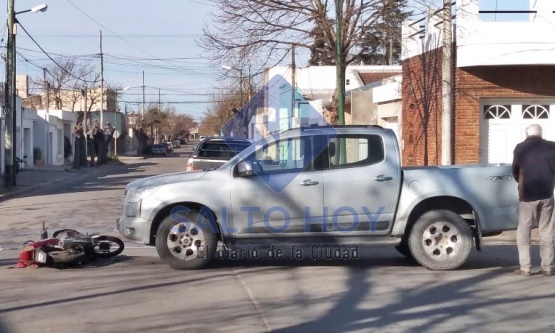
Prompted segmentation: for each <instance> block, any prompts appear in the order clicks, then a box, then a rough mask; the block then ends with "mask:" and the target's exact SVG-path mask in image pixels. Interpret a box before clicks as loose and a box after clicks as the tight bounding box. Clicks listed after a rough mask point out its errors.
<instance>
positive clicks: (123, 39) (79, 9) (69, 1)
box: [66, 0, 156, 58]
mask: <svg viewBox="0 0 555 333" xmlns="http://www.w3.org/2000/svg"><path fill="white" fill-rule="evenodd" d="M66 1H67V2H68V3H69V4H70V5H71V6H73V7H74V8H75V9H77V10H78V11H79V12H80V13H81V14H83V15H85V16H86V17H87V18H89V19H90V20H91V21H93V22H94V23H96V24H98V25H99V26H101V27H102V28H104V29H105V30H107V31H109V32H110V33H111V34H113V35H114V36H116V37H117V38H119V39H120V40H122V41H124V42H125V43H127V44H129V45H131V46H133V47H134V48H136V49H137V50H139V51H141V52H143V53H144V54H147V55H149V56H151V57H155V58H156V56H155V55H152V54H150V53H148V52H147V51H145V50H143V49H141V48H140V47H138V46H136V45H133V44H132V43H130V42H129V41H127V40H126V39H125V38H123V37H121V36H119V35H118V34H116V33H115V32H113V31H112V30H111V29H109V28H108V27H106V26H104V25H103V24H102V23H100V22H98V21H97V20H95V19H94V18H93V17H92V16H90V15H89V14H87V13H86V12H85V11H84V10H82V9H81V8H79V7H78V6H77V5H75V4H74V3H73V2H72V1H71V0H66Z"/></svg>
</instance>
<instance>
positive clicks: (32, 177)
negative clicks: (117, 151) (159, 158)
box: [0, 154, 142, 202]
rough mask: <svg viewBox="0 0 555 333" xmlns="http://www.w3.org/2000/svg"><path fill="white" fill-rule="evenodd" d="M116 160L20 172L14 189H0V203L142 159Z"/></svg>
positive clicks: (37, 168) (127, 156)
mask: <svg viewBox="0 0 555 333" xmlns="http://www.w3.org/2000/svg"><path fill="white" fill-rule="evenodd" d="M118 159H119V161H118V160H111V161H110V162H109V163H108V164H103V165H99V166H94V167H83V168H80V169H74V168H73V166H72V165H56V166H42V167H34V168H32V169H24V170H21V171H20V173H19V174H18V175H17V176H16V177H17V178H16V186H15V187H14V188H10V189H5V188H4V189H0V202H2V201H4V200H7V199H10V198H13V197H21V196H23V195H25V194H26V193H29V192H33V191H36V190H37V189H40V188H44V187H47V186H51V185H52V184H57V183H63V182H66V181H71V180H75V179H80V178H84V177H87V176H90V175H97V174H101V173H110V172H111V170H116V169H117V168H118V167H120V166H121V165H122V164H125V161H133V160H137V159H142V157H135V156H133V155H132V154H127V155H122V156H119V157H118ZM114 168H115V169H114Z"/></svg>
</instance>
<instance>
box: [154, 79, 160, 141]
mask: <svg viewBox="0 0 555 333" xmlns="http://www.w3.org/2000/svg"><path fill="white" fill-rule="evenodd" d="M160 95H161V93H160V88H158V112H160V114H162V100H161V98H160ZM155 138H156V139H155V141H156V142H158V128H156V136H155Z"/></svg>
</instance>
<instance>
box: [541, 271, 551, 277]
mask: <svg viewBox="0 0 555 333" xmlns="http://www.w3.org/2000/svg"><path fill="white" fill-rule="evenodd" d="M542 275H543V276H552V275H553V271H542Z"/></svg>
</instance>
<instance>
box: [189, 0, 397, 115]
mask: <svg viewBox="0 0 555 333" xmlns="http://www.w3.org/2000/svg"><path fill="white" fill-rule="evenodd" d="M388 2H390V1H385V0H367V1H361V0H358V1H357V0H336V1H335V5H334V4H333V2H331V1H328V0H287V1H285V0H283V1H279V0H215V1H214V6H215V7H216V9H215V10H214V20H213V21H212V22H211V23H210V27H208V26H207V27H205V28H204V33H203V37H202V38H201V39H200V40H199V43H200V45H201V46H202V47H203V48H205V49H206V50H208V51H209V52H210V55H211V59H212V61H213V62H215V63H217V64H219V65H221V64H223V63H224V62H234V63H235V64H251V65H252V64H256V65H258V66H259V68H260V69H262V68H265V67H268V66H274V65H277V64H279V63H280V62H281V61H282V60H283V59H285V58H286V57H287V56H288V55H289V53H290V52H291V48H292V45H295V46H296V47H297V48H304V49H307V50H310V49H311V48H312V47H313V46H314V41H315V40H318V41H319V46H321V47H322V49H321V50H318V52H321V53H327V54H330V55H333V58H335V57H336V55H337V48H336V45H337V43H336V41H337V38H336V37H337V36H336V28H335V27H336V25H335V23H336V18H335V15H334V13H335V12H336V6H339V8H337V9H338V11H339V12H340V13H341V16H340V20H341V21H340V22H339V23H340V29H341V30H340V31H341V36H342V38H341V48H340V49H341V52H340V55H339V57H340V59H341V61H340V62H339V63H340V64H341V67H342V68H341V69H342V71H343V72H344V71H345V67H346V66H347V65H348V64H350V63H351V62H353V61H354V60H355V59H357V58H358V57H359V55H360V54H362V53H363V52H365V51H367V50H365V48H363V47H360V45H361V42H362V41H363V38H364V36H366V35H367V32H368V31H369V30H370V28H371V27H373V26H374V25H375V24H376V23H377V22H378V19H379V18H380V17H381V16H382V11H383V10H384V5H386V3H388ZM315 33H321V34H322V35H321V36H315ZM260 59H262V60H260ZM337 96H338V94H337V93H336V94H334V103H333V104H334V105H337V103H336V102H335V99H336V97H337ZM336 117H337V108H336V107H335V108H334V111H333V114H332V115H331V117H330V118H331V120H332V121H333V122H334V121H335V119H336Z"/></svg>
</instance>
